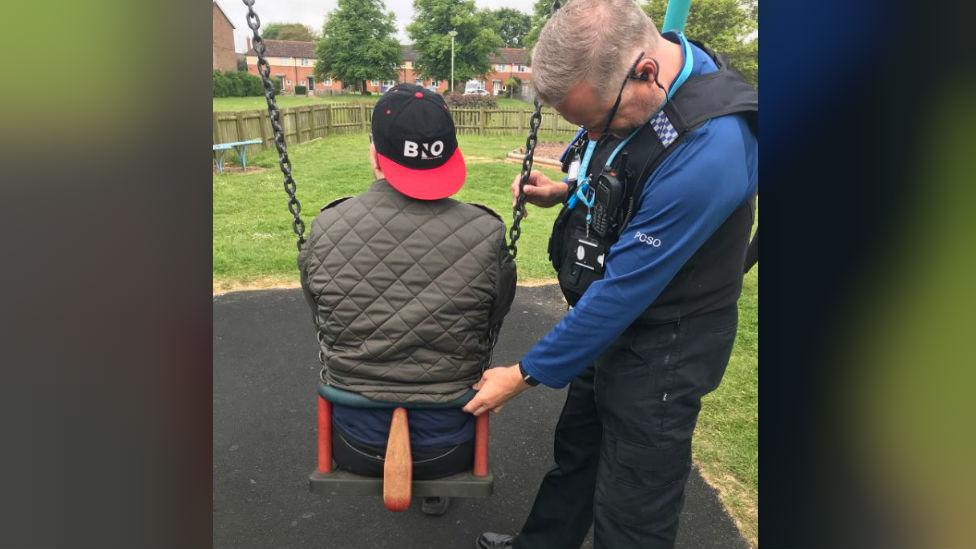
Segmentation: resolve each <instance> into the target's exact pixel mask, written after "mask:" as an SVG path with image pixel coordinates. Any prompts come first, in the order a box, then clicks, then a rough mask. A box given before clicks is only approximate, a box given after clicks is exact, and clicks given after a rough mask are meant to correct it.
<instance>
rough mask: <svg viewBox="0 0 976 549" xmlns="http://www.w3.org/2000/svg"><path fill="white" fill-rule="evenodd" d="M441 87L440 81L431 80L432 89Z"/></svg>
mask: <svg viewBox="0 0 976 549" xmlns="http://www.w3.org/2000/svg"><path fill="white" fill-rule="evenodd" d="M440 85H441V81H440V80H431V81H430V87H432V88H436V87H437V86H440Z"/></svg>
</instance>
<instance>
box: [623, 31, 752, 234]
mask: <svg viewBox="0 0 976 549" xmlns="http://www.w3.org/2000/svg"><path fill="white" fill-rule="evenodd" d="M693 43H694V44H695V45H696V46H698V47H699V48H701V49H702V50H704V51H705V53H707V54H708V55H709V56H710V57H711V58H712V60H713V61H715V64H716V65H717V66H718V70H717V71H714V72H710V73H707V74H702V75H697V76H693V77H691V78H689V79H688V80H687V81H685V83H684V84H683V85H682V86H681V88H679V89H678V93H676V94H675V95H674V97H673V98H671V100H670V101H668V103H667V104H666V105H665V106H664V109H662V111H661V112H660V113H658V114H657V115H656V116H655V117H654V118H652V119H651V120H650V121H649V122H648V126H649V127H650V129H651V130H652V131H651V132H641V134H644V135H646V136H648V137H647V138H645V139H633V140H631V143H630V144H629V146H628V147H627V148H630V147H642V148H643V150H644V151H645V154H647V157H646V158H647V161H645V162H644V165H643V166H642V168H641V170H640V172H638V173H637V180H636V184H635V185H634V187H633V191H632V194H630V197H629V200H627V201H625V202H624V203H625V204H627V211H626V212H625V215H624V218H623V220H622V221H623V222H622V223H621V224H620V229H621V230H622V229H623V228H624V226H625V225H626V223H627V222H629V221H630V217H631V216H633V214H634V213H636V211H637V210H638V209H639V208H640V199H641V195H642V194H643V192H644V185H645V184H646V183H647V180H648V178H650V176H651V174H652V173H654V170H656V169H657V167H658V166H659V165H660V164H661V162H663V161H664V159H665V158H667V157H668V156H669V155H670V154H671V153H672V152H673V151H674V150H675V149H676V148H677V146H678V145H679V144H680V143H681V142H682V141H683V140H684V137H685V136H686V135H687V134H688V133H689V132H691V131H693V130H695V129H696V128H698V127H699V126H701V125H702V124H704V123H705V122H707V121H708V120H710V119H712V118H718V117H720V116H726V115H729V114H741V115H744V116H745V118H746V121H747V122H748V124H749V128H750V129H751V130H752V132H753V134H754V135H756V136H757V137H758V136H759V124H758V121H759V94H758V93H756V90H755V89H754V88H753V87H752V86H751V85H749V84H748V83H747V82H746V81H745V80H743V79H742V77H741V76H740V75H739V74H738V73H736V72H735V71H733V70H732V69H731V68H729V65H728V62H727V61H726V60H725V58H724V57H722V56H721V55H719V54H717V53H715V52H713V51H712V50H710V49H708V48H707V47H705V46H704V45H703V44H701V43H699V42H693ZM648 141H650V142H648Z"/></svg>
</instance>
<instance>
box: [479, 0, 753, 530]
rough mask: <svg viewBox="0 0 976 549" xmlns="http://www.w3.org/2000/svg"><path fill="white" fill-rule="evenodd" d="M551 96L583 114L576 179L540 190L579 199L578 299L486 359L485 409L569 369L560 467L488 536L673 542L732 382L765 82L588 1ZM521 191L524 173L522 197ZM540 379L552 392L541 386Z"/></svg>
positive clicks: (552, 27) (571, 158)
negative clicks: (706, 412)
mask: <svg viewBox="0 0 976 549" xmlns="http://www.w3.org/2000/svg"><path fill="white" fill-rule="evenodd" d="M532 73H533V74H532V84H533V86H534V88H535V91H536V93H537V94H538V97H539V98H540V99H541V100H542V101H543V102H545V103H546V104H549V105H552V106H554V107H555V109H556V110H557V111H559V113H560V114H562V115H563V117H565V118H566V120H569V121H570V122H572V123H574V124H578V125H580V126H582V128H583V129H582V130H581V131H580V133H579V135H578V136H577V138H576V139H575V140H574V141H573V143H572V144H571V145H570V147H569V148H568V149H567V151H566V152H565V153H564V155H563V167H564V171H565V172H566V178H565V179H564V180H563V181H561V182H560V181H552V180H550V179H548V178H547V177H545V176H544V175H542V174H541V173H539V172H532V174H531V177H530V178H529V181H528V183H527V184H526V187H525V194H526V196H527V200H528V202H530V203H531V204H534V205H536V206H539V207H544V208H545V207H551V206H556V205H560V204H561V205H562V211H561V212H560V214H559V216H558V218H557V221H556V223H555V225H554V227H553V233H552V236H551V239H550V243H549V256H550V259H551V261H552V262H553V265H554V267H555V268H556V271H557V272H558V277H559V285H560V288H561V289H562V292H563V294H564V295H565V296H566V299H567V300H568V301H569V303H570V305H572V306H573V308H572V310H570V311H569V312H568V313H567V314H566V316H565V317H563V319H562V320H561V321H560V322H559V324H558V325H557V326H556V327H555V328H553V329H552V330H551V331H550V332H549V333H547V334H546V335H545V336H544V337H543V338H542V339H541V340H540V341H539V342H538V343H537V344H536V345H535V346H534V347H533V348H532V349H531V350H529V352H528V353H527V354H526V355H525V356H524V357H523V358H522V360H521V361H520V362H519V363H517V364H514V365H511V366H507V367H498V368H492V369H490V370H487V371H486V372H485V374H484V376H483V378H482V379H481V381H479V383H478V384H477V385H475V388H476V389H479V392H478V394H477V396H476V397H475V398H474V399H473V400H472V401H471V402H470V403H469V404H468V405H467V406H466V407H465V410H466V411H468V412H471V413H474V414H481V413H484V412H487V411H489V410H495V411H497V410H499V409H500V408H501V407H502V405H503V404H504V403H505V402H506V401H507V400H508V399H509V398H512V397H513V396H515V395H517V394H519V393H520V392H522V391H524V390H527V389H529V388H530V387H532V386H535V385H538V384H540V383H541V384H542V385H546V386H548V387H553V388H560V387H564V386H565V385H567V384H569V385H570V388H569V393H568V396H567V399H566V404H565V407H564V408H563V411H562V415H561V416H560V418H559V423H558V425H557V427H556V432H555V462H556V463H555V465H554V466H553V467H552V469H551V470H550V471H549V473H548V474H547V475H546V476H545V478H544V479H543V481H542V484H541V486H540V488H539V491H538V494H537V496H536V499H535V503H534V505H533V507H532V510H531V512H530V514H529V516H528V518H527V519H526V522H525V524H524V526H523V527H522V529H521V531H520V532H519V533H518V534H517V535H516V536H515V537H514V538H513V537H512V536H509V535H504V534H496V533H485V534H482V535H481V537H480V538H478V540H477V542H476V543H477V547H480V548H505V547H515V548H517V549H569V548H578V547H579V546H580V545H581V544H582V543H583V540H584V538H585V537H586V534H587V532H588V530H589V529H590V526H591V525H592V526H593V527H594V541H595V543H594V547H595V548H596V549H631V548H633V549H636V548H641V549H649V548H670V547H673V545H674V539H675V535H676V533H677V529H678V515H679V512H680V510H681V506H682V503H683V499H684V489H685V481H686V480H687V478H688V474H689V472H690V470H691V436H692V432H693V431H694V428H695V423H696V420H697V418H698V412H699V409H700V407H701V397H702V396H703V395H705V394H706V393H708V392H710V391H712V390H714V389H715V388H716V387H717V386H718V384H719V382H720V381H721V379H722V375H723V374H724V372H725V367H726V364H727V363H728V359H729V356H730V354H731V351H732V344H733V341H734V340H735V335H736V329H737V325H738V316H737V308H736V301H737V300H738V297H739V293H740V291H741V288H742V276H743V262H744V260H745V257H746V248H747V246H748V244H749V233H750V230H751V228H752V225H753V219H754V215H755V213H754V211H755V196H756V192H757V169H758V142H757V130H756V120H757V117H758V103H757V96H756V92H755V90H754V89H753V88H752V87H751V86H749V85H748V84H746V83H745V82H743V81H742V79H741V77H739V76H738V75H737V74H736V73H734V72H733V71H731V70H730V69H729V68H728V66H727V65H726V62H725V61H724V59H722V58H721V57H720V56H718V55H716V54H715V53H714V52H712V51H710V50H709V49H707V48H706V47H705V46H703V45H701V44H697V43H692V42H691V41H689V40H687V39H686V38H685V37H684V36H683V35H681V34H676V33H665V34H663V35H662V34H660V33H659V32H658V30H657V29H656V28H655V26H654V24H653V23H652V22H651V20H650V19H649V18H648V17H647V15H646V14H645V13H644V12H643V11H642V10H641V9H640V7H639V6H638V5H637V4H636V3H635V2H634V1H633V0H572V1H571V2H569V3H568V4H567V5H566V6H565V7H564V8H562V9H561V10H560V11H558V12H557V13H555V14H554V15H553V16H552V18H551V19H550V20H549V22H548V23H547V24H546V26H545V27H544V28H543V30H542V33H541V35H540V37H539V41H538V43H537V45H536V46H535V50H534V52H533V55H532ZM517 193H518V181H517V180H516V182H515V183H514V184H513V194H516V195H517ZM536 390H539V389H536Z"/></svg>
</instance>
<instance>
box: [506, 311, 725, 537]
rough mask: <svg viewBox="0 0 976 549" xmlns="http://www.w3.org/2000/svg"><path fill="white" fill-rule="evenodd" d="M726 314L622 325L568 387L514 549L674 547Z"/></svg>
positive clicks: (720, 365)
mask: <svg viewBox="0 0 976 549" xmlns="http://www.w3.org/2000/svg"><path fill="white" fill-rule="evenodd" d="M737 325H738V312H737V309H736V308H735V307H734V306H732V307H728V308H725V309H722V310H719V311H716V312H713V313H707V314H704V315H700V316H696V317H688V318H683V319H681V320H680V321H676V322H672V323H669V324H658V325H641V324H634V325H632V326H630V327H629V328H628V329H627V331H625V332H624V333H623V334H622V335H621V336H620V337H619V338H617V339H616V340H615V341H614V342H613V343H612V344H611V345H610V347H608V348H607V350H606V351H604V353H603V354H602V355H600V357H599V358H598V359H597V361H596V363H595V364H593V365H590V366H589V367H588V368H587V369H586V370H585V371H584V372H583V373H582V374H580V375H579V376H578V377H577V378H576V379H574V380H573V382H572V383H571V384H570V387H569V394H568V396H567V397H566V404H565V406H564V407H563V411H562V415H561V416H560V418H559V423H558V425H557V426H556V432H555V456H554V457H555V461H556V463H555V466H554V467H553V468H552V469H551V470H550V471H549V472H548V473H547V474H546V476H545V478H543V480H542V485H541V486H540V487H539V492H538V494H537V495H536V499H535V503H534V504H533V506H532V510H531V512H530V513H529V517H528V519H526V522H525V525H524V526H523V527H522V531H521V532H520V533H519V535H518V536H517V537H516V539H515V544H514V547H515V549H571V548H572V549H577V548H578V547H579V546H580V545H582V543H583V540H584V539H585V538H586V534H587V532H588V531H589V529H590V526H591V525H593V527H594V545H593V546H594V549H637V548H640V549H665V548H671V547H673V546H674V540H675V536H676V534H677V531H678V515H679V514H680V512H681V507H682V505H683V503H684V489H685V482H686V481H687V479H688V474H689V472H690V471H691V436H692V433H693V432H694V429H695V423H696V422H697V420H698V412H699V410H700V409H701V397H702V396H703V395H705V394H706V393H708V392H710V391H712V390H714V389H715V388H716V387H718V384H719V382H720V381H721V380H722V376H723V375H724V373H725V367H726V365H727V364H728V360H729V356H730V355H731V352H732V345H733V343H734V340H735V333H736V328H737Z"/></svg>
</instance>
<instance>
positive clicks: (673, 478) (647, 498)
mask: <svg viewBox="0 0 976 549" xmlns="http://www.w3.org/2000/svg"><path fill="white" fill-rule="evenodd" d="M614 454H615V455H614V459H613V461H612V465H611V466H610V469H611V470H610V476H611V478H612V479H613V483H612V486H608V487H605V488H601V490H600V494H599V499H600V500H601V501H600V503H601V504H602V505H606V506H607V508H608V509H609V510H610V511H611V512H612V513H613V517H614V518H615V520H619V521H620V522H621V523H623V524H628V525H633V526H642V527H647V526H649V525H653V524H660V523H661V522H662V521H667V520H669V519H670V518H671V517H673V516H674V515H675V514H676V512H677V511H678V506H679V505H680V504H681V494H682V493H683V491H684V483H685V481H686V480H687V477H688V472H689V471H690V468H691V445H690V444H680V445H676V446H673V447H670V448H654V447H651V446H646V445H644V444H638V443H634V442H629V441H624V440H621V439H617V440H616V441H615V442H614Z"/></svg>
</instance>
